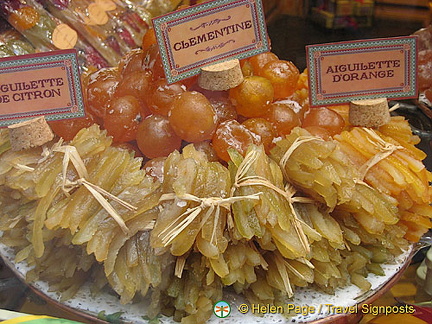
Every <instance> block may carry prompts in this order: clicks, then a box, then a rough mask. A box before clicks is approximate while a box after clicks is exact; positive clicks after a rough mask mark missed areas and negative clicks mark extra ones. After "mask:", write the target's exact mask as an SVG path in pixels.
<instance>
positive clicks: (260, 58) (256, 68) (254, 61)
mask: <svg viewBox="0 0 432 324" xmlns="http://www.w3.org/2000/svg"><path fill="white" fill-rule="evenodd" d="M278 59H279V58H278V56H277V55H276V54H275V53H272V52H264V53H260V54H257V55H254V56H252V57H250V58H249V60H248V61H249V64H250V66H251V67H252V71H253V74H256V75H259V74H260V72H261V70H262V69H263V68H264V66H265V65H266V64H267V63H269V62H272V61H277V60H278Z"/></svg>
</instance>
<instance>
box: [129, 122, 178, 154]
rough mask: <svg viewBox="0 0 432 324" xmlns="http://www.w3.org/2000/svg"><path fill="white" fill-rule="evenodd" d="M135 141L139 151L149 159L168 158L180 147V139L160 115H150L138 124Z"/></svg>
mask: <svg viewBox="0 0 432 324" xmlns="http://www.w3.org/2000/svg"><path fill="white" fill-rule="evenodd" d="M136 141H137V144H138V147H139V149H140V151H141V152H142V153H143V154H144V155H145V156H146V157H148V158H150V159H153V158H156V157H163V156H168V155H169V154H170V153H171V152H173V151H174V150H179V149H180V146H181V138H180V137H178V136H177V135H176V134H175V132H174V130H173V129H172V127H171V125H170V123H169V121H168V119H167V118H166V117H164V116H161V115H150V116H148V117H147V118H145V119H144V120H143V121H142V122H141V123H140V124H139V126H138V130H137V135H136Z"/></svg>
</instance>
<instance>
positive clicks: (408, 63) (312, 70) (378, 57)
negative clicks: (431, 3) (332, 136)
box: [306, 36, 417, 106]
mask: <svg viewBox="0 0 432 324" xmlns="http://www.w3.org/2000/svg"><path fill="white" fill-rule="evenodd" d="M306 52H307V57H308V70H309V75H310V76H309V95H310V103H311V105H312V106H325V105H332V104H341V103H347V102H350V101H353V100H363V99H373V98H383V97H384V98H388V99H407V98H415V97H416V96H417V78H416V77H417V38H416V37H415V36H407V37H395V38H385V39H384V38H383V39H371V40H362V41H353V42H340V43H331V44H322V45H310V46H307V47H306Z"/></svg>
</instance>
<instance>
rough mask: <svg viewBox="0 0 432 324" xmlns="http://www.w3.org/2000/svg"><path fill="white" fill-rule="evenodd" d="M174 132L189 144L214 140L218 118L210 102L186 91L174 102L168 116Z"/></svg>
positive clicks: (199, 95)
mask: <svg viewBox="0 0 432 324" xmlns="http://www.w3.org/2000/svg"><path fill="white" fill-rule="evenodd" d="M168 119H169V122H170V124H171V127H172V128H173V129H174V132H175V133H176V134H177V135H178V136H179V137H180V138H182V139H183V140H185V141H187V142H200V141H204V140H208V139H211V138H212V135H213V133H214V131H215V129H216V125H217V116H216V112H215V111H214V109H213V107H212V105H211V103H210V101H209V100H208V99H207V98H206V97H205V96H204V95H203V94H202V93H199V92H197V91H186V92H183V93H181V94H180V95H179V97H178V98H177V99H176V100H174V103H173V105H172V108H171V110H170V112H169V114H168Z"/></svg>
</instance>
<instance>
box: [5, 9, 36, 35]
mask: <svg viewBox="0 0 432 324" xmlns="http://www.w3.org/2000/svg"><path fill="white" fill-rule="evenodd" d="M8 20H9V23H10V24H11V25H12V26H14V27H15V28H16V29H18V30H27V29H30V28H32V27H34V26H35V25H36V24H37V22H38V21H39V13H38V12H37V11H36V9H35V8H33V7H30V6H25V7H22V8H19V9H17V10H16V11H15V12H13V13H11V14H10V16H9V19H8Z"/></svg>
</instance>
